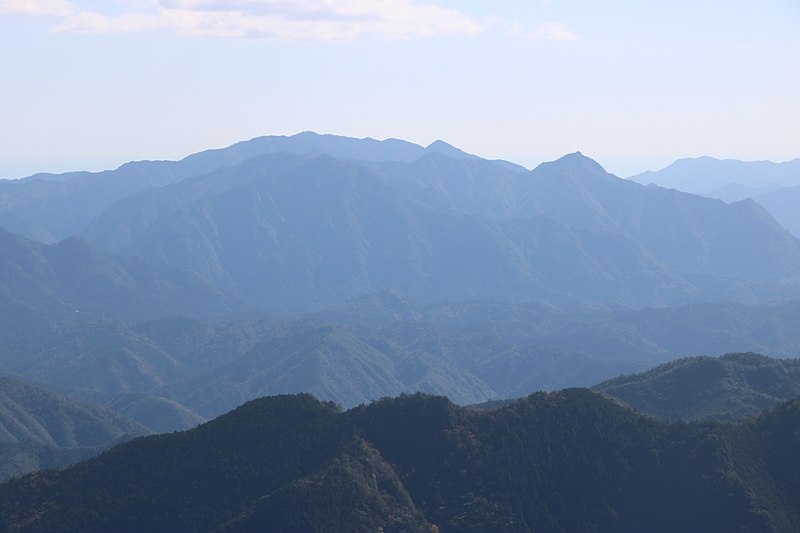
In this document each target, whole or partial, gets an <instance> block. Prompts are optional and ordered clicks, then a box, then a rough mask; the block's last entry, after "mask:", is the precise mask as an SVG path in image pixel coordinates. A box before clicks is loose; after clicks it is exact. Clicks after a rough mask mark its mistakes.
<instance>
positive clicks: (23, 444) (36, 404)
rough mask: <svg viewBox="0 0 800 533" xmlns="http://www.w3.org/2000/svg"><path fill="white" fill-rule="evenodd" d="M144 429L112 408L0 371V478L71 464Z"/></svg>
mask: <svg viewBox="0 0 800 533" xmlns="http://www.w3.org/2000/svg"><path fill="white" fill-rule="evenodd" d="M147 433H150V431H149V430H148V429H147V428H145V427H144V426H142V425H140V424H137V423H135V422H133V421H132V420H130V419H127V418H125V417H123V416H120V415H119V414H117V413H115V412H112V411H109V410H106V409H102V408H99V407H96V406H93V405H89V404H85V403H80V402H76V401H75V400H72V399H70V398H68V397H66V396H64V395H62V394H59V393H57V392H55V391H52V390H48V389H46V388H43V387H41V386H37V385H32V384H30V383H26V382H23V381H20V380H18V379H13V378H9V377H5V376H0V480H5V479H8V478H10V477H12V476H18V475H21V474H25V473H27V472H30V471H32V470H39V469H43V468H52V467H55V466H63V465H66V464H70V463H75V462H78V461H80V460H82V459H86V458H88V457H91V456H93V455H96V454H97V453H99V452H100V451H102V450H103V449H104V448H107V447H109V446H110V445H112V444H116V443H118V442H121V441H123V440H127V439H130V438H133V437H136V436H140V435H145V434H147Z"/></svg>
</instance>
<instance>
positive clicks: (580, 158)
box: [533, 152, 608, 176]
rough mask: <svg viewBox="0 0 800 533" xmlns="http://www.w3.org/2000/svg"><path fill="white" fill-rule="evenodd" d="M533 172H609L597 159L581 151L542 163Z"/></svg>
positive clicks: (573, 174) (600, 174) (586, 174)
mask: <svg viewBox="0 0 800 533" xmlns="http://www.w3.org/2000/svg"><path fill="white" fill-rule="evenodd" d="M533 172H537V173H540V172H548V173H550V172H557V173H559V174H563V175H565V176H606V175H608V172H606V169H604V168H603V167H602V165H600V163H598V162H597V161H595V160H594V159H592V158H591V157H586V156H585V155H583V154H582V153H581V152H572V153H570V154H566V155H563V156H561V157H560V158H558V159H556V160H555V161H549V162H546V163H542V164H540V165H539V166H537V167H536V168H535V169H533Z"/></svg>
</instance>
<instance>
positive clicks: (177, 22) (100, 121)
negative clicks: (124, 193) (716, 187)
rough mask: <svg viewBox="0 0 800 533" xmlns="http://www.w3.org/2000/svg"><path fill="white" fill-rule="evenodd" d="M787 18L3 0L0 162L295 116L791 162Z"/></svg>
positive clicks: (343, 127) (576, 145)
mask: <svg viewBox="0 0 800 533" xmlns="http://www.w3.org/2000/svg"><path fill="white" fill-rule="evenodd" d="M798 22H800V6H798V5H797V4H796V3H795V2H790V1H788V0H770V1H768V2H761V3H758V4H754V3H752V2H744V1H736V2H728V3H725V5H724V6H723V7H720V6H718V5H717V4H715V3H699V4H698V3H696V2H693V3H689V2H669V3H666V2H664V3H657V4H653V3H648V4H636V3H620V4H616V5H613V6H607V5H596V4H593V3H590V2H586V1H552V0H544V1H541V2H502V3H495V4H492V5H487V4H485V3H482V2H477V1H474V0H472V1H459V2H456V1H455V0H437V1H435V2H419V1H415V0H390V1H388V2H382V3H381V4H380V5H379V6H375V5H372V4H364V3H361V2H357V1H355V0H338V1H336V2H325V3H321V2H317V1H314V0H302V1H299V2H297V1H295V2H287V1H277V2H276V1H269V2H264V1H258V0H246V1H244V0H243V1H241V2H237V3H236V4H235V10H234V9H233V8H231V7H226V5H216V4H214V3H209V2H204V1H199V0H186V1H182V2H166V1H163V0H158V1H154V2H125V1H115V2H94V1H90V0H30V1H26V2H18V1H11V0H4V1H0V29H2V42H3V44H4V46H3V49H4V50H6V51H8V52H7V55H6V57H5V59H6V71H7V72H9V73H10V75H9V76H8V79H7V80H6V82H5V84H4V98H3V99H2V100H0V101H1V102H2V103H0V112H1V113H2V116H3V121H4V125H5V127H4V128H3V129H2V136H1V137H0V141H2V142H0V177H3V178H19V177H23V176H27V175H31V174H34V173H37V172H64V171H70V170H101V169H106V168H115V167H117V166H119V165H120V164H122V163H125V162H127V161H130V160H142V159H179V158H181V157H183V156H185V155H188V154H190V153H194V152H197V151H200V150H204V149H208V148H212V147H222V146H227V145H230V144H232V143H234V142H237V141H241V140H245V139H249V138H252V137H257V136H261V135H281V134H284V135H290V134H293V133H296V132H298V131H304V130H313V131H318V132H323V133H325V132H329V133H335V134H338V135H346V136H351V137H359V138H361V137H372V138H376V139H383V138H386V137H398V138H402V139H405V140H408V141H411V142H415V143H418V144H422V145H427V144H429V143H430V142H432V141H434V140H436V139H443V140H445V141H447V142H449V143H451V144H453V145H455V146H458V147H459V148H461V149H463V150H465V151H467V152H470V153H475V154H477V155H480V156H481V157H485V158H489V159H506V160H510V161H514V162H516V163H519V164H522V165H524V166H526V167H529V168H530V167H533V166H535V165H536V164H538V163H540V162H542V161H549V160H553V159H557V158H558V157H560V156H561V155H563V154H566V153H571V152H574V151H577V150H580V151H581V152H583V153H585V154H588V155H590V156H591V157H593V158H595V159H596V160H598V161H599V162H601V164H603V165H604V166H605V167H606V168H607V169H608V170H609V171H610V172H612V173H614V174H616V175H619V176H622V177H626V176H630V175H633V174H637V173H640V172H642V171H645V170H657V169H660V168H663V167H665V166H667V165H668V164H670V163H671V162H672V161H674V160H676V159H680V158H685V157H697V156H702V155H709V156H712V157H716V158H719V159H728V158H733V159H740V160H748V161H750V160H771V161H785V160H790V159H793V158H796V157H798V156H800V153H798V151H797V143H796V141H795V139H794V138H793V134H794V128H795V125H796V124H797V123H798V121H800V106H797V105H795V99H796V96H795V95H796V94H798V93H800V73H799V72H798V71H797V69H792V68H788V67H787V65H789V64H791V61H792V59H793V58H794V57H795V56H796V55H797V53H798V52H800V34H798V32H797V31H796V29H797V27H798ZM11 51H13V53H11Z"/></svg>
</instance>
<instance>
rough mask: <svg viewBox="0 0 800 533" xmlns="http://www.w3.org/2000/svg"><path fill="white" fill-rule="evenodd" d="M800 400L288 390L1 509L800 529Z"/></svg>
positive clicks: (54, 518)
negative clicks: (348, 406) (466, 404)
mask: <svg viewBox="0 0 800 533" xmlns="http://www.w3.org/2000/svg"><path fill="white" fill-rule="evenodd" d="M799 416H800V407H798V402H797V401H793V402H789V403H787V404H783V405H781V406H779V407H778V408H777V409H776V410H774V411H772V412H770V413H767V414H765V415H763V416H761V417H760V418H758V419H756V420H754V421H751V422H748V423H746V424H743V425H720V424H708V423H706V424H688V425H687V424H665V423H662V422H657V421H655V420H652V419H648V418H646V417H643V416H641V415H637V414H635V413H633V412H631V411H629V410H627V409H625V408H623V407H620V406H618V405H616V404H614V403H613V402H611V401H610V400H607V399H605V398H603V397H601V396H599V395H598V394H596V393H592V392H590V391H588V390H580V389H575V390H565V391H560V392H557V393H551V394H537V395H533V396H530V397H528V398H525V399H522V400H518V401H516V402H513V403H510V404H508V405H506V406H504V407H501V408H498V409H495V410H490V411H475V410H466V409H461V408H458V407H456V406H454V405H453V404H451V403H449V402H448V401H447V400H446V399H445V398H437V397H426V396H423V395H414V396H405V397H401V398H397V399H385V400H382V401H380V402H376V403H374V404H371V405H369V406H363V407H360V408H357V409H354V410H352V411H348V412H346V413H341V412H338V411H337V410H336V409H335V408H333V407H332V406H330V405H326V404H323V403H320V402H318V401H316V400H314V399H313V398H312V397H310V396H308V395H300V396H279V397H272V398H264V399H260V400H256V401H253V402H250V403H248V404H246V405H244V406H242V407H241V408H239V409H237V410H235V411H233V412H231V413H229V414H227V415H224V416H222V417H220V418H218V419H216V420H214V421H212V422H209V423H207V424H204V425H203V426H200V427H198V428H196V429H194V430H191V431H188V432H183V433H177V434H172V435H162V436H154V437H148V438H144V439H137V440H134V441H132V442H130V443H127V444H124V445H121V446H118V447H116V448H114V449H113V450H111V451H109V452H106V453H104V454H102V455H101V456H99V457H97V458H94V459H92V460H90V461H87V462H84V463H82V464H80V465H78V466H76V467H73V468H70V469H68V470H65V471H63V472H43V473H39V474H36V475H32V476H27V477H25V478H22V479H19V480H14V481H11V482H9V483H6V484H4V485H2V486H0V502H2V503H0V521H2V524H3V526H2V527H3V528H4V529H6V530H10V531H47V530H52V529H53V528H57V529H59V530H61V531H86V532H90V531H104V530H114V531H136V530H139V531H141V530H170V531H190V530H206V531H212V530H217V531H256V530H263V529H264V528H265V527H269V528H276V529H280V530H281V531H306V530H308V529H309V528H312V527H313V528H316V529H322V530H342V529H347V530H349V531H372V530H375V528H384V529H385V530H387V531H430V530H431V527H432V524H435V525H436V526H437V528H438V529H439V530H441V531H444V532H448V531H476V530H482V531H488V530H491V531H522V532H524V531H541V530H570V531H587V530H596V531H617V532H634V531H654V532H662V531H663V532H668V531H669V532H671V531H687V532H701V531H703V532H705V531H710V530H715V531H732V530H736V531H753V532H770V531H775V532H777V531H791V530H794V529H796V528H797V527H798V522H797V517H798V510H799V509H798V503H797V500H796V498H793V497H792V495H794V494H797V491H798V490H800V484H798V479H800V478H798V475H797V474H798V472H800V463H798V460H797V454H796V453H792V452H791V450H796V446H797V438H798V437H797V434H796V428H797V427H798V424H800V418H798V417H799ZM793 429H794V431H793ZM762 486H768V487H769V490H768V491H763V490H760V488H761V487H762ZM675 509H680V511H681V512H674V511H675ZM312 525H313V526H312Z"/></svg>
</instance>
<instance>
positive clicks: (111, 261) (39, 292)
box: [0, 228, 243, 321]
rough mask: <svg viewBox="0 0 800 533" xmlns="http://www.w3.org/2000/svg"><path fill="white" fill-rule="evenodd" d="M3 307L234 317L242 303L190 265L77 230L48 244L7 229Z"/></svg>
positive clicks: (1, 247) (2, 240) (18, 315)
mask: <svg viewBox="0 0 800 533" xmlns="http://www.w3.org/2000/svg"><path fill="white" fill-rule="evenodd" d="M0 308H2V309H4V311H5V315H4V316H7V317H9V319H10V320H20V321H22V320H24V313H25V312H31V313H34V314H36V313H39V314H41V315H42V316H44V317H50V316H54V315H63V314H64V313H86V314H89V315H94V316H109V317H125V318H134V317H138V318H145V317H156V316H164V315H170V314H179V313H182V314H187V315H195V316H213V315H228V316H230V315H231V314H236V313H237V312H238V311H237V310H241V309H242V308H243V304H242V302H241V301H240V300H238V299H236V298H235V297H233V296H231V295H229V294H226V293H224V292H221V291H220V290H219V289H217V288H214V287H212V286H211V285H209V284H208V283H207V282H206V281H205V280H204V279H202V278H201V277H199V276H197V275H196V274H192V273H190V272H183V271H179V270H176V269H175V268H172V267H168V266H164V265H158V264H154V263H150V262H147V261H143V260H141V259H138V258H134V257H121V256H113V255H108V254H105V253H102V252H99V251H98V250H96V249H95V248H94V247H92V246H91V245H90V244H89V243H87V242H85V241H83V240H81V239H78V238H75V237H73V238H69V239H65V240H63V241H61V242H60V243H58V244H54V245H43V244H41V243H38V242H35V241H31V240H28V239H25V238H23V237H20V236H18V235H15V234H13V233H10V232H7V231H5V230H3V229H2V228H0Z"/></svg>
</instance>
